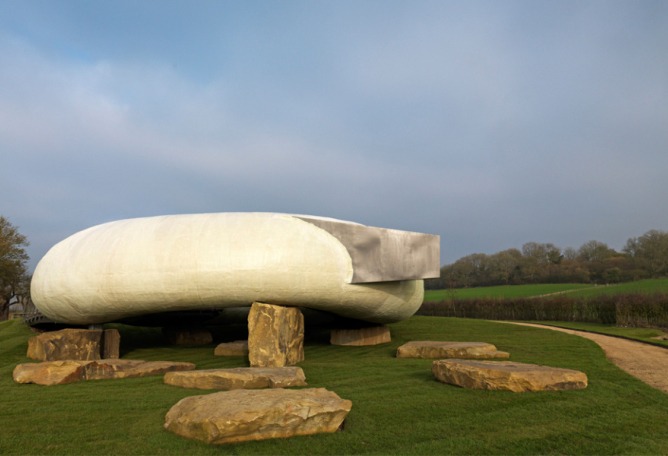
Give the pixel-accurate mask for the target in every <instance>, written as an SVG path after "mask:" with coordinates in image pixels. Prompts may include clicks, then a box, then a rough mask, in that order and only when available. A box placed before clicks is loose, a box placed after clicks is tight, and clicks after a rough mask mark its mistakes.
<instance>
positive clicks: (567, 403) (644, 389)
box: [0, 317, 668, 455]
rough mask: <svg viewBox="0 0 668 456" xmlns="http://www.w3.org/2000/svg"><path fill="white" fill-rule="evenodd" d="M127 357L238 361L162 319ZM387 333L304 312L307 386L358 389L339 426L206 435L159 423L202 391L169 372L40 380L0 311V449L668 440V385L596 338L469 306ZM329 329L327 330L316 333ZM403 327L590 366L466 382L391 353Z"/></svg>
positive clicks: (656, 447) (230, 450)
mask: <svg viewBox="0 0 668 456" xmlns="http://www.w3.org/2000/svg"><path fill="white" fill-rule="evenodd" d="M120 328H121V331H122V334H121V337H122V339H121V345H122V353H123V357H124V358H134V359H147V360H173V361H192V362H195V363H196V364H197V366H198V368H201V369H204V368H215V367H239V366H244V365H246V362H245V360H244V359H242V358H216V357H214V356H213V347H214V345H210V346H206V347H197V348H183V347H171V346H166V345H163V344H162V343H161V339H160V336H159V332H156V331H153V330H142V329H139V330H137V329H134V328H129V327H120ZM390 328H391V331H392V342H391V343H389V344H385V345H379V346H374V347H340V346H331V345H329V344H328V343H327V341H326V338H320V337H318V336H319V333H318V332H317V331H316V329H315V328H310V327H308V326H307V328H306V329H307V343H306V348H305V355H306V359H305V361H304V362H302V363H300V366H301V367H302V368H303V369H304V372H305V373H306V378H307V381H308V383H309V386H311V387H326V388H327V389H330V390H332V391H335V392H336V393H337V394H339V395H340V396H341V397H343V398H345V399H350V400H351V401H352V402H353V408H352V411H351V412H350V414H349V415H348V418H347V420H346V424H345V430H344V431H342V432H337V433H335V434H326V435H324V434H322V435H315V436H307V437H295V438H291V439H284V440H268V441H261V442H249V443H243V444H236V445H228V446H221V447H215V446H208V445H206V444H203V443H199V442H196V441H190V440H186V439H183V438H181V437H178V436H176V435H173V434H171V433H169V432H167V431H165V430H164V429H163V422H164V415H165V413H166V412H167V410H168V409H169V408H170V407H171V406H172V405H173V404H174V403H176V402H177V401H178V400H179V399H181V398H183V397H186V396H190V395H198V394H203V393H206V392H204V391H202V390H189V389H182V388H177V387H173V386H168V385H164V384H163V383H162V379H161V377H150V378H140V379H124V380H101V381H92V382H85V383H76V384H69V385H60V386H51V387H44V386H38V385H18V384H15V383H14V382H13V381H12V377H11V373H12V370H13V368H14V366H15V365H16V364H17V363H21V362H28V361H29V360H28V359H26V358H25V351H26V346H27V340H28V338H29V337H31V336H32V335H33V334H32V333H31V332H30V330H29V329H28V328H27V327H26V326H25V325H24V324H23V323H22V322H20V321H16V320H14V321H9V322H3V323H0V388H2V391H3V393H4V394H3V399H2V401H1V402H0V454H21V455H25V454H49V455H50V454H67V455H70V454H81V455H83V454H85V455H90V454H115V455H123V454H165V455H166V454H178V455H182V454H188V455H190V454H203V455H205V454H212V455H213V454H215V455H228V454H229V455H232V454H234V455H244V454H294V455H297V454H309V455H310V454H430V455H433V454H668V427H667V426H666V422H665V416H666V415H665V411H666V410H667V409H668V395H667V394H665V393H662V392H660V391H658V390H655V389H652V388H650V387H649V386H647V385H645V384H644V383H642V382H640V381H639V380H636V379H635V378H633V377H631V376H629V375H628V374H626V373H624V372H623V371H621V370H620V369H618V368H617V367H616V366H614V365H612V364H611V363H610V362H609V361H608V360H607V359H606V358H605V356H604V354H603V352H602V350H601V349H600V348H599V347H598V346H597V345H595V344H594V343H593V342H591V341H589V340H586V339H583V338H579V337H575V336H570V335H568V334H562V333H558V332H554V331H549V330H544V329H536V328H529V327H522V326H514V325H510V324H501V323H492V322H488V321H481V320H472V319H455V318H442V317H413V318H411V319H409V320H408V321H405V322H402V323H398V324H393V325H391V326H390ZM322 334H323V335H324V334H326V332H323V333H322ZM409 340H453V341H456V340H461V341H485V342H490V343H494V344H496V345H497V347H498V348H499V349H500V350H505V351H509V352H510V353H511V355H512V358H511V359H512V360H514V361H521V362H530V363H537V364H545V365H550V366H556V367H566V368H573V369H578V370H582V371H584V372H585V373H586V374H587V375H588V377H589V387H588V388H587V389H586V390H581V391H565V392H543V393H509V392H494V391H472V390H465V389H462V388H457V387H454V386H449V385H444V384H441V383H438V382H437V381H435V380H434V379H433V377H432V374H431V372H430V366H431V361H429V360H411V359H397V358H395V357H394V353H395V352H396V348H397V347H398V346H399V345H401V344H403V343H405V342H406V341H409Z"/></svg>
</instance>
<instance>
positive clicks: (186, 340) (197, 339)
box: [163, 327, 213, 345]
mask: <svg viewBox="0 0 668 456" xmlns="http://www.w3.org/2000/svg"><path fill="white" fill-rule="evenodd" d="M163 334H164V335H165V336H166V337H167V340H168V341H169V343H170V344H172V345H209V344H210V343H212V342H213V336H212V335H211V332H210V331H209V330H207V329H203V328H169V327H166V328H163Z"/></svg>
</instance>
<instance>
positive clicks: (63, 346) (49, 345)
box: [27, 328, 103, 361]
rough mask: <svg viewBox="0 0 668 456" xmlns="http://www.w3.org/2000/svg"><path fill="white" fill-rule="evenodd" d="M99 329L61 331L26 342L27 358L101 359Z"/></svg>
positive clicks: (101, 335) (51, 359)
mask: <svg viewBox="0 0 668 456" xmlns="http://www.w3.org/2000/svg"><path fill="white" fill-rule="evenodd" d="M102 340H103V332H102V330H101V329H71V328H70V329H62V330H60V331H51V332H45V333H42V334H40V335H38V336H35V337H31V338H30V339H29V340H28V352H27V356H28V358H31V359H36V360H39V361H58V360H93V359H100V358H101V351H102Z"/></svg>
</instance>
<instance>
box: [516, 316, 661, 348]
mask: <svg viewBox="0 0 668 456" xmlns="http://www.w3.org/2000/svg"><path fill="white" fill-rule="evenodd" d="M528 323H538V324H541V325H550V326H558V327H560V328H568V329H577V330H580V331H588V332H592V333H597V334H604V335H607V336H615V337H622V338H624V339H630V340H637V341H640V342H645V343H648V344H652V345H657V346H659V347H666V348H668V340H660V339H657V336H662V335H665V332H664V331H662V330H660V329H653V328H622V327H619V326H612V325H603V324H599V323H583V322H575V321H531V322H528Z"/></svg>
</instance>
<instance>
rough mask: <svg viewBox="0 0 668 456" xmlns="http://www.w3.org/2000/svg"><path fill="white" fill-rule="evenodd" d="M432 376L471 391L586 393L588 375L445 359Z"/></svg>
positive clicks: (522, 366)
mask: <svg viewBox="0 0 668 456" xmlns="http://www.w3.org/2000/svg"><path fill="white" fill-rule="evenodd" d="M431 371H432V373H433V374H434V377H436V379H437V380H438V381H440V382H443V383H448V384H450V385H457V386H461V387H463V388H468V389H487V390H505V391H513V392H516V393H520V392H524V391H558V390H574V389H584V388H586V387H587V375H586V374H585V373H584V372H580V371H576V370H571V369H563V368H557V367H549V366H540V365H536V364H525V363H516V362H511V361H478V360H460V359H442V360H438V361H434V362H433V363H432V369H431Z"/></svg>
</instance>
